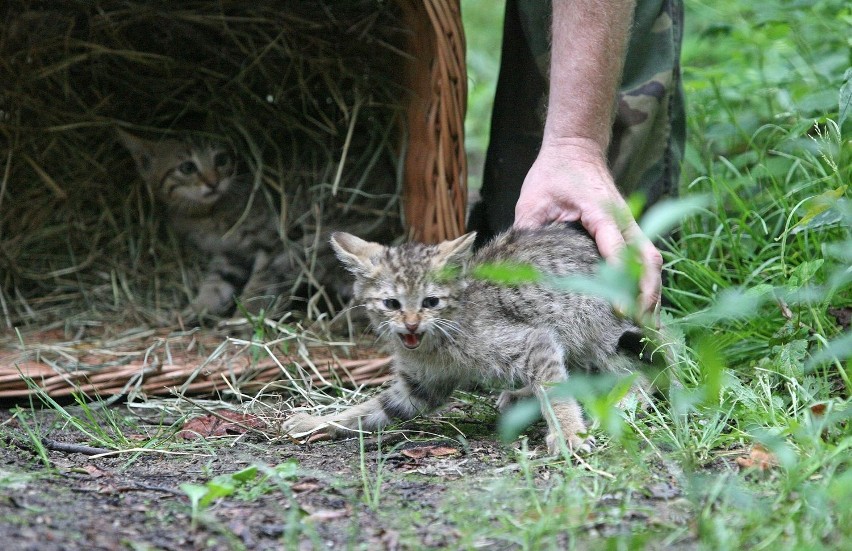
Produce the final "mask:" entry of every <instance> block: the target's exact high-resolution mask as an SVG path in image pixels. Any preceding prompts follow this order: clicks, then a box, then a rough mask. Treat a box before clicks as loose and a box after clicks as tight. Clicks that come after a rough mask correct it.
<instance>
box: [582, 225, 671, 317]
mask: <svg viewBox="0 0 852 551" xmlns="http://www.w3.org/2000/svg"><path fill="white" fill-rule="evenodd" d="M589 226H591V228H589V227H587V229H588V230H589V233H590V234H591V235H592V237H593V238H594V239H595V243H596V244H597V246H598V250H599V251H600V253H601V256H603V258H604V260H606V261H607V262H608V263H610V264H613V265H615V266H618V265H621V263H622V261H623V256H622V255H623V252H624V249H625V247H626V246H627V244H628V243H629V244H631V245H633V246H635V247H636V249H637V250H638V253H639V261H640V262H641V264H642V275H641V276H640V278H639V296H638V297H637V306H638V313H639V317H641V318H648V317H650V318H651V321H650V323H652V324H653V325H654V326H656V327H658V326H659V305H660V296H661V293H662V284H663V278H662V269H663V257H662V255H661V254H660V251H658V250H657V248H656V247H655V246H654V244H653V243H651V241H650V240H649V239H648V238H647V237H646V236H645V234H643V233H642V230H641V229H640V228H639V226H638V225H637V224H636V222H632V221H631V223H630V224H629V225H628V226H627V228H625V229H624V231H623V233H622V231H621V230H620V229H619V228H618V226H617V225H616V224H615V222H614V221H612V220H603V219H602V220H600V221H599V222H598V224H589ZM625 306H626V305H620V304H619V305H615V307H616V309H617V310H618V311H619V313H620V314H622V315H623V314H625V312H626V310H627V308H626V307H625Z"/></svg>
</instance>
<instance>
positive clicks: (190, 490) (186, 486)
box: [179, 482, 207, 510]
mask: <svg viewBox="0 0 852 551" xmlns="http://www.w3.org/2000/svg"><path fill="white" fill-rule="evenodd" d="M179 488H180V490H181V491H182V492H183V493H185V494H186V495H187V497H188V498H189V503H190V504H191V505H192V509H193V510H196V509H197V508H198V504H199V502H200V501H201V499H202V498H203V497H204V496H205V494H207V486H199V485H198V484H190V483H189V482H184V483H183V484H181V485H180V486H179Z"/></svg>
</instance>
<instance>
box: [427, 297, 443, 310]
mask: <svg viewBox="0 0 852 551" xmlns="http://www.w3.org/2000/svg"><path fill="white" fill-rule="evenodd" d="M440 302H441V299H439V298H438V297H426V298H424V299H423V308H434V307H436V306H438V304H440Z"/></svg>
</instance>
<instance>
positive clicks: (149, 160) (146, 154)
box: [115, 128, 156, 179]
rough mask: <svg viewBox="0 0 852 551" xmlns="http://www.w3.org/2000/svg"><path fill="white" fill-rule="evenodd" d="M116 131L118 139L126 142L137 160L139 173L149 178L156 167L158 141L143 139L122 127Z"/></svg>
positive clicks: (123, 142) (125, 145)
mask: <svg viewBox="0 0 852 551" xmlns="http://www.w3.org/2000/svg"><path fill="white" fill-rule="evenodd" d="M115 132H116V134H117V135H118V140H119V141H120V142H121V143H122V144H124V147H126V148H127V150H128V151H130V155H131V156H132V157H133V160H134V161H136V169H137V170H139V174H141V175H142V177H143V178H146V179H147V178H148V177H149V176H150V174H151V170H152V169H153V168H154V164H153V157H154V150H155V147H156V143H155V142H151V141H148V140H143V139H142V138H140V137H138V136H134V135H133V134H131V133H129V132H125V131H124V130H122V129H121V128H118V129H116V131H115Z"/></svg>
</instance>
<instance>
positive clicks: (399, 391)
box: [283, 225, 639, 453]
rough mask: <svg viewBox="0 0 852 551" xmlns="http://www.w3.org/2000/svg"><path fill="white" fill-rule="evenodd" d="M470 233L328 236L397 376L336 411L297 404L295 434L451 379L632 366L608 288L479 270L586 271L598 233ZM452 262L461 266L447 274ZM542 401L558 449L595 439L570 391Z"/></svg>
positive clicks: (541, 386) (506, 396)
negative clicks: (487, 239) (450, 236)
mask: <svg viewBox="0 0 852 551" xmlns="http://www.w3.org/2000/svg"><path fill="white" fill-rule="evenodd" d="M474 237H475V234H474V233H471V234H467V235H464V236H462V237H459V238H458V239H455V240H453V241H446V242H443V243H441V244H438V245H422V244H417V243H408V244H404V245H401V246H398V247H385V246H382V245H379V244H376V243H370V242H367V241H364V240H362V239H360V238H358V237H355V236H354V235H350V234H346V233H335V234H334V235H333V236H332V239H331V243H332V246H333V247H334V249H335V251H336V253H337V255H338V257H339V258H340V260H341V261H342V262H343V263H344V264H345V265H346V267H347V268H348V269H349V270H350V271H351V272H352V273H353V274H354V275H355V289H354V294H355V301H356V304H359V305H363V306H364V308H366V310H367V312H368V314H369V316H370V318H371V321H372V323H373V326H374V328H375V330H376V332H377V333H378V334H379V336H380V337H381V338H383V339H384V340H385V341H387V342H389V344H390V345H391V347H392V348H393V353H394V363H393V369H394V373H395V379H394V382H393V384H392V386H391V387H389V388H388V389H387V390H385V391H384V392H382V393H380V394H379V395H378V396H376V397H375V398H373V399H371V400H369V401H367V402H365V403H362V404H360V405H357V406H354V407H352V408H349V409H348V410H345V411H343V412H340V413H336V414H332V415H328V416H323V417H315V416H311V415H307V414H298V415H295V416H293V417H291V418H290V419H288V420H287V421H285V423H284V425H283V428H284V430H285V431H287V432H288V433H290V434H292V435H300V434H305V433H308V432H313V431H319V430H323V431H324V433H325V434H327V435H329V436H335V435H339V434H340V433H341V432H342V431H341V429H340V427H343V428H345V429H357V428H358V427H359V420H360V427H361V428H363V429H365V430H372V429H375V428H378V427H381V426H383V425H385V424H387V423H388V422H389V421H390V420H391V419H393V418H399V419H408V418H411V417H414V416H415V415H417V414H419V413H425V412H427V411H429V410H432V409H434V408H436V407H438V406H439V405H441V404H442V403H444V402H445V401H446V400H447V399H448V398H449V396H450V394H451V393H452V391H453V389H455V388H456V387H458V386H460V385H465V384H470V383H474V382H477V381H481V380H486V379H500V380H503V381H506V382H509V383H518V382H519V383H522V384H523V385H525V387H524V388H523V389H521V390H518V391H506V392H504V393H503V394H501V396H500V398H499V400H498V406H499V407H500V408H501V409H503V408H505V407H506V406H508V405H509V404H510V403H511V401H512V400H513V399H514V398H517V397H519V396H529V395H535V396H537V397H539V398H542V397H543V396H544V395H545V393H546V392H547V389H548V386H550V385H552V384H556V383H561V382H564V381H566V380H568V372H569V371H570V370H582V371H607V372H615V373H629V372H632V371H634V369H635V368H636V367H637V365H636V360H635V358H636V357H635V355H630V354H627V353H626V351H624V350H622V349H621V348H620V346H619V342H620V339H621V337H622V336H623V335H625V334H626V333H638V332H639V329H638V328H637V327H636V326H635V325H633V324H632V323H631V322H629V321H627V320H624V319H621V318H619V317H618V316H616V315H615V313H614V312H613V310H612V308H611V306H610V305H609V303H607V302H606V301H605V300H603V299H600V298H596V297H589V296H583V295H577V294H574V293H570V292H566V291H563V290H557V289H555V288H552V287H549V286H547V285H542V284H524V285H519V286H503V285H499V284H497V283H495V282H493V281H490V280H487V279H482V278H475V277H472V276H471V275H470V274H471V271H472V270H473V269H474V268H476V267H477V266H482V265H484V264H500V263H514V264H530V265H532V266H534V267H535V268H537V270H538V271H539V272H541V273H545V274H551V275H554V276H566V275H571V274H582V275H591V274H592V273H593V272H594V270H595V267H596V265H597V264H598V262H599V261H600V259H601V258H600V255H599V253H598V250H597V247H596V246H595V243H594V241H593V240H592V239H591V237H589V236H588V234H586V233H585V232H584V231H582V230H578V229H575V228H574V227H571V226H566V225H553V226H549V227H546V228H541V229H537V230H515V229H512V230H509V231H507V232H505V233H502V234H500V235H498V236H497V237H496V238H495V239H494V240H493V241H492V242H491V243H490V244H488V245H486V246H485V247H484V248H483V249H481V250H480V251H478V252H477V253H475V254H472V252H471V247H472V245H473V241H474ZM453 273H455V275H450V274H453ZM548 399H549V400H550V406H551V408H552V413H553V415H551V414H550V412H549V410H548V407H547V405H546V402H545V401H544V400H543V401H542V404H543V405H542V413H543V415H544V417H545V419H546V420H547V423H548V435H547V446H548V449H549V451H550V452H552V453H555V452H556V451H557V450H558V438H559V435H560V433H561V434H562V436H564V438H565V441H566V443H567V444H568V446H569V447H570V448H572V449H574V450H579V449H582V450H588V449H589V444H588V442H587V441H586V437H585V433H586V425H585V423H584V421H583V415H582V412H581V410H580V406H579V405H578V404H577V402H576V401H575V400H574V399H573V398H556V397H549V398H548Z"/></svg>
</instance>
